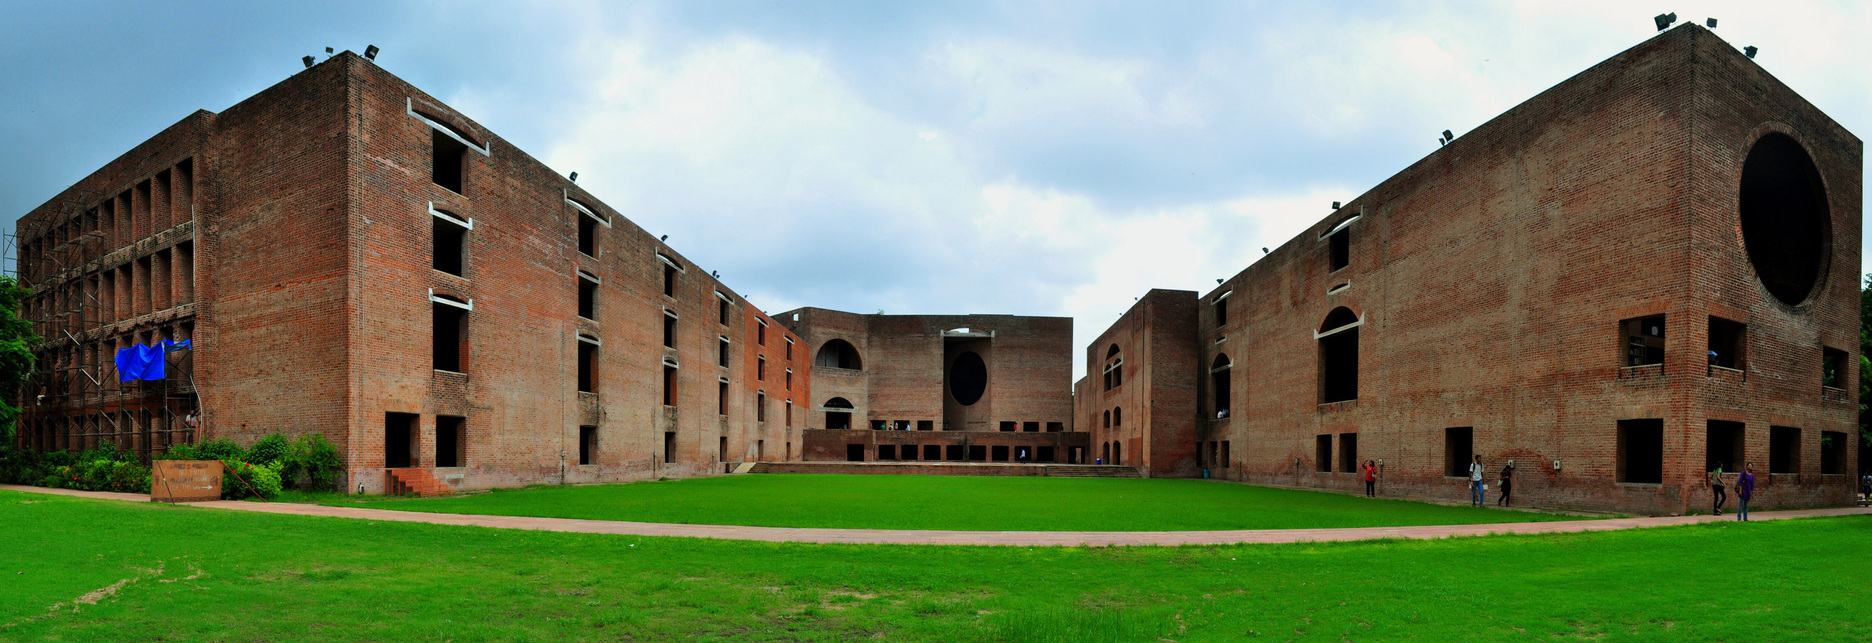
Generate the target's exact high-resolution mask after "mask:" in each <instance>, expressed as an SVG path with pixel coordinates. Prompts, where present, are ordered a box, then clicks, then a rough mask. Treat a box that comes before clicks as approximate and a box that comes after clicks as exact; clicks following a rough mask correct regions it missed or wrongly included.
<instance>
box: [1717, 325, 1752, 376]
mask: <svg viewBox="0 0 1872 643" xmlns="http://www.w3.org/2000/svg"><path fill="white" fill-rule="evenodd" d="M1747 357H1748V324H1744V323H1741V322H1733V321H1729V320H1727V319H1723V318H1720V317H1711V318H1710V322H1709V363H1710V366H1720V367H1722V368H1733V369H1736V370H1744V369H1747V368H1748V360H1747Z"/></svg>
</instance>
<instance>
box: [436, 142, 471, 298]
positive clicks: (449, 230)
mask: <svg viewBox="0 0 1872 643" xmlns="http://www.w3.org/2000/svg"><path fill="white" fill-rule="evenodd" d="M451 140H452V139H451ZM430 219H431V220H432V221H433V226H432V227H433V233H434V234H433V235H431V236H432V237H433V238H432V239H431V242H432V244H433V246H434V248H433V252H434V253H435V256H434V261H433V262H431V267H433V268H435V269H436V270H440V271H442V272H446V273H448V274H451V275H455V276H457V277H461V276H465V275H466V273H467V264H468V262H467V256H468V229H467V228H464V227H461V226H459V225H456V224H455V222H453V221H449V220H447V219H444V218H442V217H430Z"/></svg>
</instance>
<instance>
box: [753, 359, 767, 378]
mask: <svg viewBox="0 0 1872 643" xmlns="http://www.w3.org/2000/svg"><path fill="white" fill-rule="evenodd" d="M754 379H755V380H758V381H762V382H765V381H767V358H765V357H755V358H754Z"/></svg>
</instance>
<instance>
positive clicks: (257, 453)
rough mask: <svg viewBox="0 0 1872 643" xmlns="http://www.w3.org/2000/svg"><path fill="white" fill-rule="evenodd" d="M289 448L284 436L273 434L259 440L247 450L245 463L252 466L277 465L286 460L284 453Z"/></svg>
mask: <svg viewBox="0 0 1872 643" xmlns="http://www.w3.org/2000/svg"><path fill="white" fill-rule="evenodd" d="M290 448H291V445H290V444H289V443H288V442H286V436H284V435H280V434H278V433H273V434H270V435H267V436H266V437H264V438H260V441H259V442H255V443H254V445H253V448H251V449H248V450H247V461H248V462H252V463H254V464H277V463H279V461H281V460H284V459H285V458H286V451H287V450H288V449H290Z"/></svg>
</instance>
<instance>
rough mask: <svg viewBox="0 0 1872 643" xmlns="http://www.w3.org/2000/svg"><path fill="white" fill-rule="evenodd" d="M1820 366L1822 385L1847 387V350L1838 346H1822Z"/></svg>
mask: <svg viewBox="0 0 1872 643" xmlns="http://www.w3.org/2000/svg"><path fill="white" fill-rule="evenodd" d="M1810 354H1811V353H1810ZM1820 366H1821V371H1820V385H1821V386H1825V387H1827V388H1846V351H1843V350H1839V349H1837V348H1824V347H1823V348H1821V351H1820Z"/></svg>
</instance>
